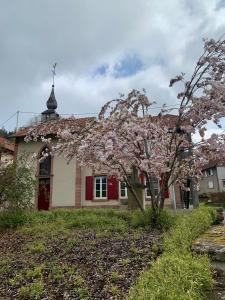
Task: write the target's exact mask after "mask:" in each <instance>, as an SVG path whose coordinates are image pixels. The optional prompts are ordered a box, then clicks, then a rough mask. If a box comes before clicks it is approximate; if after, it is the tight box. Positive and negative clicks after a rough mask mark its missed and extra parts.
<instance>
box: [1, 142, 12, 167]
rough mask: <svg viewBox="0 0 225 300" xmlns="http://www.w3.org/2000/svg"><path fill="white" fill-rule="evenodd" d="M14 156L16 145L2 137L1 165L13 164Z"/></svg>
mask: <svg viewBox="0 0 225 300" xmlns="http://www.w3.org/2000/svg"><path fill="white" fill-rule="evenodd" d="M13 155H14V144H13V143H11V142H9V141H8V140H7V139H5V138H3V137H1V136H0V164H1V163H5V162H12V161H13Z"/></svg>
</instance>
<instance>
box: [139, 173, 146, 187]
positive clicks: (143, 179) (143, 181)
mask: <svg viewBox="0 0 225 300" xmlns="http://www.w3.org/2000/svg"><path fill="white" fill-rule="evenodd" d="M139 178H140V182H141V184H145V175H144V174H143V173H141V174H140V175H139Z"/></svg>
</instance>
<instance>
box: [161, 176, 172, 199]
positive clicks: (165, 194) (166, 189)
mask: <svg viewBox="0 0 225 300" xmlns="http://www.w3.org/2000/svg"><path fill="white" fill-rule="evenodd" d="M163 181H164V178H163V175H162V176H161V180H160V181H159V185H160V187H161V186H162V185H163V184H164V183H163ZM163 196H164V198H169V197H170V194H169V189H168V187H166V188H165V190H164V193H163Z"/></svg>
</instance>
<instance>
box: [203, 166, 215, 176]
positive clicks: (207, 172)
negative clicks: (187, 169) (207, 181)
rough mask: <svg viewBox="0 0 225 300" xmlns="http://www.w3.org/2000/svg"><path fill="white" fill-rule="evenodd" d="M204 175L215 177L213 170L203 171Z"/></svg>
mask: <svg viewBox="0 0 225 300" xmlns="http://www.w3.org/2000/svg"><path fill="white" fill-rule="evenodd" d="M203 175H204V176H205V177H208V176H213V169H212V168H210V169H206V170H204V171H203Z"/></svg>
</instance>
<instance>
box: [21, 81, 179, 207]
mask: <svg viewBox="0 0 225 300" xmlns="http://www.w3.org/2000/svg"><path fill="white" fill-rule="evenodd" d="M56 108H57V101H56V98H55V93H54V85H53V86H52V90H51V94H50V97H49V99H48V101H47V110H45V111H44V112H43V113H42V121H44V122H49V123H48V124H49V127H48V130H49V131H48V132H43V134H47V135H49V136H52V137H54V136H55V135H56V133H57V131H58V129H59V128H63V127H66V126H68V125H69V123H70V122H73V126H74V127H75V129H76V127H77V128H81V127H84V126H85V125H86V124H87V122H90V121H91V120H93V119H92V118H80V119H73V120H71V119H62V118H60V117H59V115H58V114H57V112H56ZM43 130H46V128H45V129H43ZM28 131H29V127H28V128H24V129H22V130H20V131H18V132H17V133H16V134H15V151H16V157H18V156H20V155H21V154H22V153H23V152H26V153H29V154H30V155H32V154H33V153H36V155H37V159H36V161H35V162H34V164H33V170H34V173H33V175H34V177H35V178H36V179H37V180H38V188H37V190H36V193H35V195H34V198H33V203H34V204H35V206H36V208H38V209H43V210H48V209H53V208H59V207H65V208H81V207H126V204H127V188H126V186H125V184H124V183H123V182H118V181H117V180H116V179H115V178H112V177H111V178H110V177H107V174H93V173H92V171H91V170H89V169H87V168H81V167H80V166H79V164H78V162H77V161H76V158H73V159H72V160H71V161H70V163H69V164H68V163H67V161H66V160H65V159H64V158H63V157H62V156H60V155H58V156H51V155H49V156H48V157H47V158H46V159H44V160H41V161H40V158H41V157H42V155H43V151H47V152H51V149H50V146H49V145H47V144H45V143H43V142H41V141H40V140H39V141H37V142H34V141H32V142H29V143H26V142H25V141H24V137H25V136H26V135H27V133H28ZM158 188H159V183H158V182H155V190H156V192H157V189H158ZM145 200H146V201H145V202H146V204H148V203H150V201H149V200H150V196H149V192H148V191H147V190H146V191H145ZM165 205H167V206H169V207H175V206H181V197H180V189H179V187H176V186H175V187H171V189H170V193H169V196H168V198H167V199H166V201H165Z"/></svg>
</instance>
